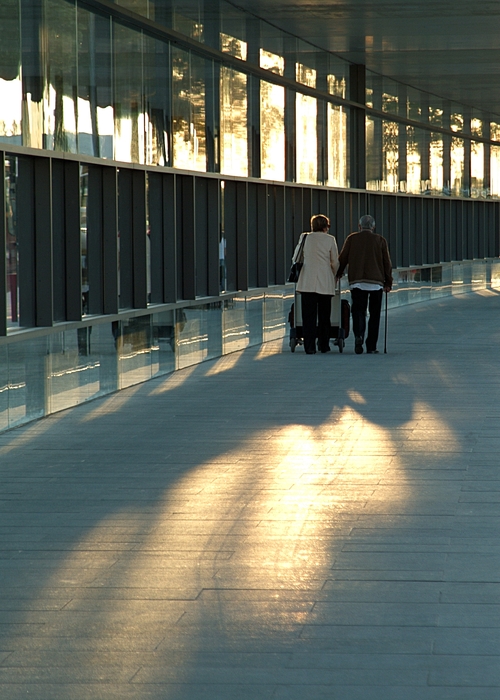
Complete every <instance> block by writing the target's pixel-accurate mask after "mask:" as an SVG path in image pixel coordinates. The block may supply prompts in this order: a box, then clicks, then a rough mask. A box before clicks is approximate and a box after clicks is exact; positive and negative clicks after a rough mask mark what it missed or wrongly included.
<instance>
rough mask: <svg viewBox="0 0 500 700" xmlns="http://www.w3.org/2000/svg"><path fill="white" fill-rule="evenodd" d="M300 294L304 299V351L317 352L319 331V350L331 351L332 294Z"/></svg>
mask: <svg viewBox="0 0 500 700" xmlns="http://www.w3.org/2000/svg"><path fill="white" fill-rule="evenodd" d="M300 294H301V298H302V328H303V332H304V350H305V351H306V352H307V353H313V352H316V329H317V336H318V350H319V351H320V352H327V351H328V350H329V349H330V343H329V341H330V311H331V308H332V297H331V295H330V294H316V292H301V293H300Z"/></svg>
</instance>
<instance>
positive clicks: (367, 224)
mask: <svg viewBox="0 0 500 700" xmlns="http://www.w3.org/2000/svg"><path fill="white" fill-rule="evenodd" d="M359 227H360V228H364V229H369V230H370V231H373V230H374V229H375V219H374V218H373V216H370V214H365V215H364V216H362V217H361V219H360V220H359Z"/></svg>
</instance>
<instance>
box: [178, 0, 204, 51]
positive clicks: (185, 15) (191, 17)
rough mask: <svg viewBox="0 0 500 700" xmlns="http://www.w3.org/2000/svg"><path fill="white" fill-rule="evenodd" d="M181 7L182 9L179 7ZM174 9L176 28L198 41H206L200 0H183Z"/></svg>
mask: <svg viewBox="0 0 500 700" xmlns="http://www.w3.org/2000/svg"><path fill="white" fill-rule="evenodd" d="M178 7H180V11H179V9H178ZM178 7H175V9H174V29H175V30H176V31H177V32H180V33H181V34H185V35H186V36H188V37H190V38H191V39H195V40H196V41H204V36H203V22H202V20H201V9H200V6H199V3H198V2H196V1H195V2H191V3H189V2H186V1H185V0H181V1H180V2H179V3H178Z"/></svg>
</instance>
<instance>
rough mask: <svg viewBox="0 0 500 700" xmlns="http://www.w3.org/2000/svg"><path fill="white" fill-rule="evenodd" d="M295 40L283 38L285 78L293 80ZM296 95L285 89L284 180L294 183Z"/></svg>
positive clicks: (295, 58) (292, 91)
mask: <svg viewBox="0 0 500 700" xmlns="http://www.w3.org/2000/svg"><path fill="white" fill-rule="evenodd" d="M296 44H297V40H296V39H295V37H292V36H287V35H286V36H285V38H284V48H285V50H284V54H285V78H288V79H289V80H295V78H296V74H295V64H296V61H297V48H296ZM296 95H297V93H296V92H295V90H291V89H289V88H286V89H285V180H287V181H288V182H295V181H296V179H297V163H296V146H295V139H296V121H297V120H296V112H297V110H296Z"/></svg>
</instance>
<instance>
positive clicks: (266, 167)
mask: <svg viewBox="0 0 500 700" xmlns="http://www.w3.org/2000/svg"><path fill="white" fill-rule="evenodd" d="M260 67H261V68H264V69H265V70H268V71H270V72H272V73H276V74H277V75H281V76H282V75H283V74H284V72H285V59H284V58H283V57H282V56H279V55H277V54H275V53H272V52H271V51H265V50H264V49H261V50H260ZM260 138H261V146H260V161H261V176H262V177H263V178H264V179H267V180H281V181H283V180H284V179H285V88H283V87H281V86H280V85H276V84H274V83H269V82H267V81H265V80H261V81H260Z"/></svg>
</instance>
